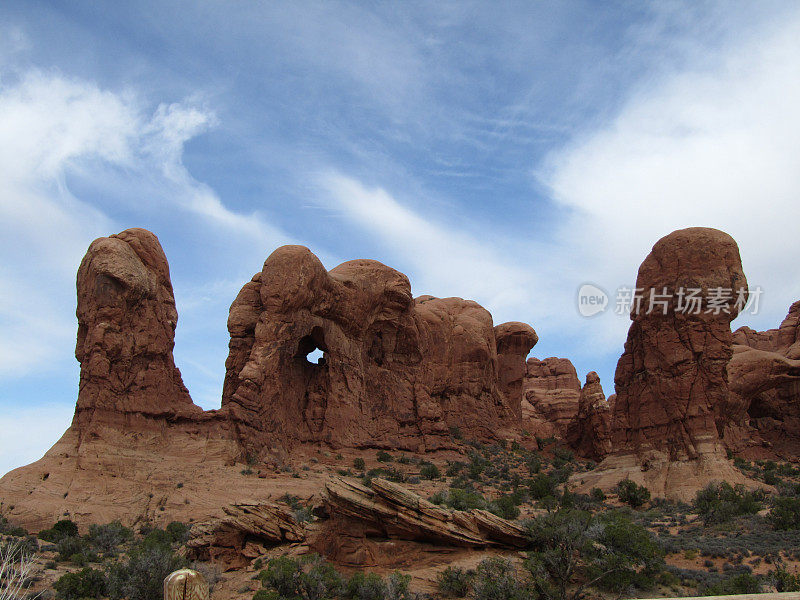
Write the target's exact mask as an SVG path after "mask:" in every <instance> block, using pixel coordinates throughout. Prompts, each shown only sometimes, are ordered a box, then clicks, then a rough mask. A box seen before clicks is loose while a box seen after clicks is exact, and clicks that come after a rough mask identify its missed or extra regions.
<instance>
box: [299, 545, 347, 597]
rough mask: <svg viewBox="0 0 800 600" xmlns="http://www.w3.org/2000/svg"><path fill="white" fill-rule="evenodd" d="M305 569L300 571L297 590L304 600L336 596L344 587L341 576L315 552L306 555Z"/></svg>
mask: <svg viewBox="0 0 800 600" xmlns="http://www.w3.org/2000/svg"><path fill="white" fill-rule="evenodd" d="M303 562H304V563H305V570H303V571H301V572H300V580H299V585H298V588H299V590H298V591H299V592H300V596H301V597H302V598H304V599H306V600H326V599H328V598H338V597H339V595H340V594H341V593H342V591H343V589H344V581H343V580H342V576H341V575H339V573H338V572H337V571H336V569H335V568H334V567H333V565H331V564H330V563H328V562H326V561H325V560H324V559H323V558H321V557H320V556H319V555H317V554H313V555H311V556H310V557H306V558H305V559H304V560H303Z"/></svg>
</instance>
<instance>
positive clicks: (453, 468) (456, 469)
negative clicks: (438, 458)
mask: <svg viewBox="0 0 800 600" xmlns="http://www.w3.org/2000/svg"><path fill="white" fill-rule="evenodd" d="M465 466H466V465H465V464H464V463H463V462H460V461H454V462H452V463H450V464H449V465H447V471H445V475H447V476H448V477H455V476H456V475H458V474H459V473H460V472H461V470H462V469H463V468H464V467H465Z"/></svg>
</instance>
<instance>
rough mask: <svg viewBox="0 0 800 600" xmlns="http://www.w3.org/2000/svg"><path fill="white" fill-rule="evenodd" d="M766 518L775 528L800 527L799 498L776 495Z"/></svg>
mask: <svg viewBox="0 0 800 600" xmlns="http://www.w3.org/2000/svg"><path fill="white" fill-rule="evenodd" d="M767 518H768V520H769V522H770V524H771V525H772V526H773V527H774V528H775V529H781V530H788V529H800V498H792V497H790V496H778V497H777V498H775V499H774V500H773V505H772V509H771V510H770V512H769V515H768V517H767Z"/></svg>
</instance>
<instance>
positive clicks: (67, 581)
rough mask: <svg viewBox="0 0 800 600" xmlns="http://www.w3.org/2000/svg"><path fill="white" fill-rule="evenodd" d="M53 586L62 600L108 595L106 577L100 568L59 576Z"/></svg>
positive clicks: (77, 599) (79, 599) (78, 599)
mask: <svg viewBox="0 0 800 600" xmlns="http://www.w3.org/2000/svg"><path fill="white" fill-rule="evenodd" d="M53 588H54V589H55V591H56V596H57V597H58V598H60V599H61V600H81V599H82V598H100V597H101V596H105V595H106V577H105V575H104V574H103V572H102V571H100V570H98V569H88V568H87V569H81V570H80V571H77V572H75V573H66V574H64V575H62V576H61V577H59V579H58V580H57V581H56V582H55V583H54V584H53Z"/></svg>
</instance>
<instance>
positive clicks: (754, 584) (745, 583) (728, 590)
mask: <svg viewBox="0 0 800 600" xmlns="http://www.w3.org/2000/svg"><path fill="white" fill-rule="evenodd" d="M699 591H700V593H701V594H702V595H703V596H727V595H732V594H757V593H759V592H760V591H761V582H760V581H759V580H758V578H757V577H756V576H755V575H753V574H752V573H738V574H736V575H732V576H730V577H728V578H726V579H723V580H721V581H719V582H717V583H712V584H706V585H701V586H700V590H699Z"/></svg>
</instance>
